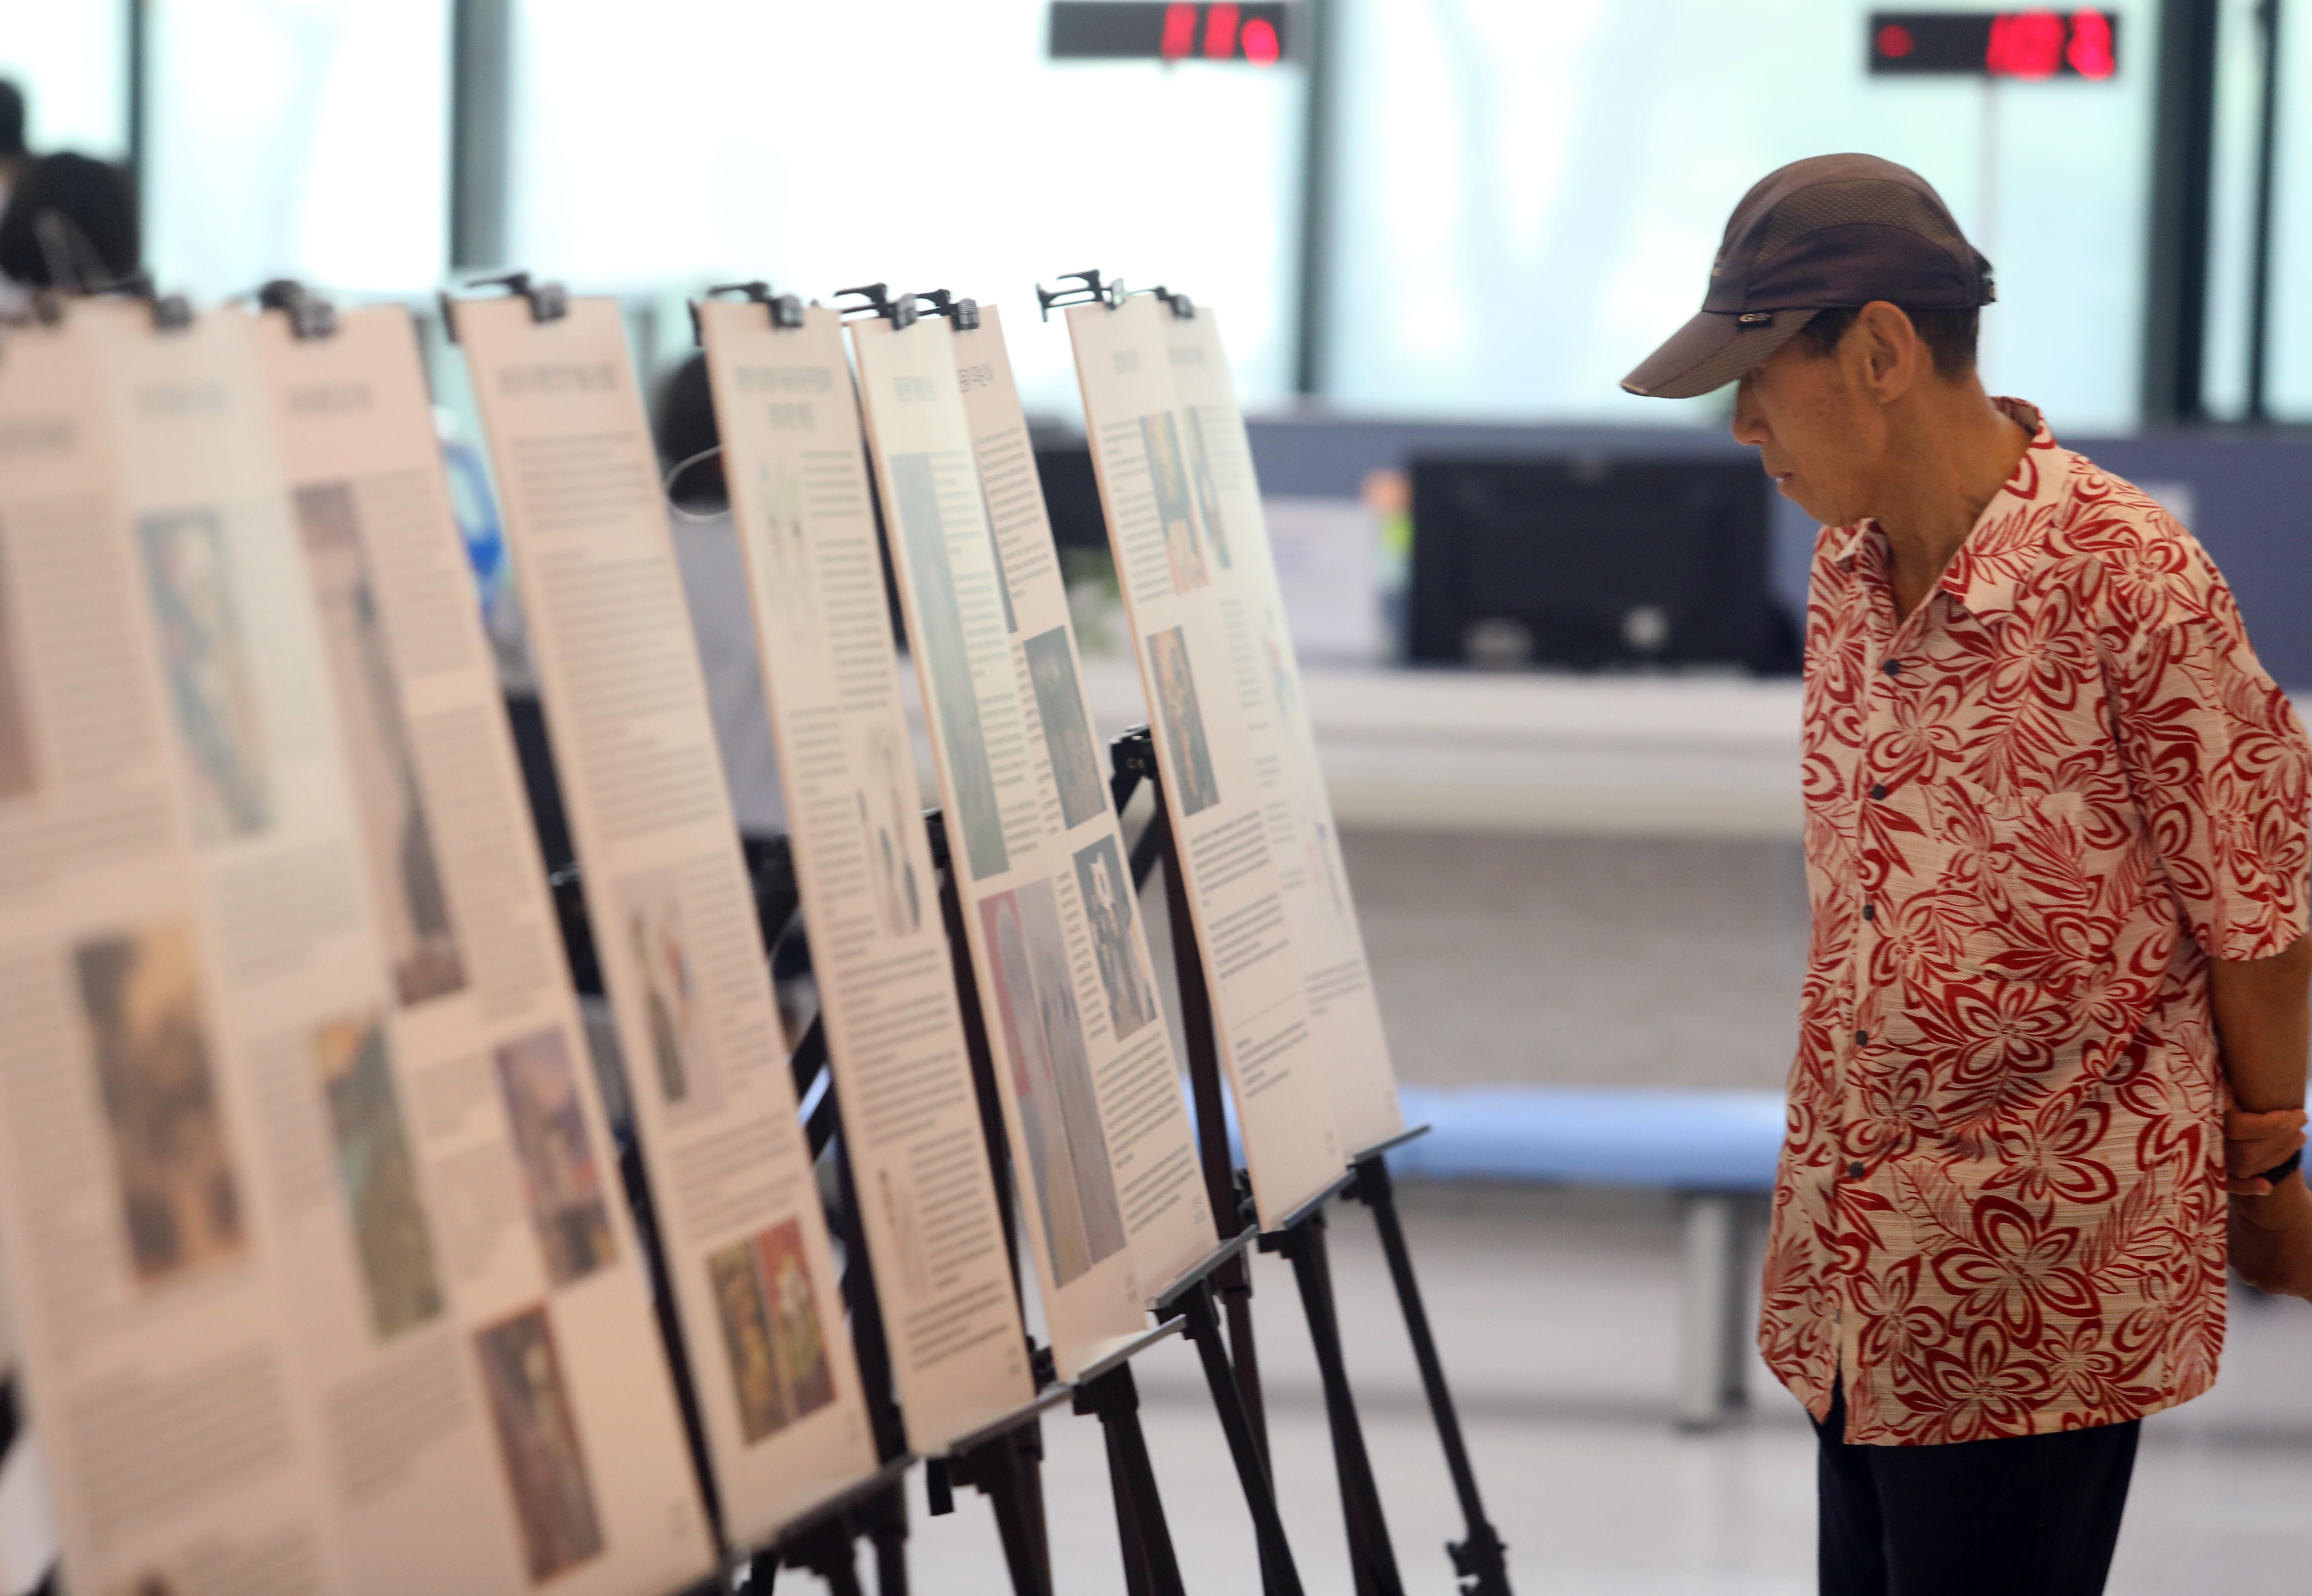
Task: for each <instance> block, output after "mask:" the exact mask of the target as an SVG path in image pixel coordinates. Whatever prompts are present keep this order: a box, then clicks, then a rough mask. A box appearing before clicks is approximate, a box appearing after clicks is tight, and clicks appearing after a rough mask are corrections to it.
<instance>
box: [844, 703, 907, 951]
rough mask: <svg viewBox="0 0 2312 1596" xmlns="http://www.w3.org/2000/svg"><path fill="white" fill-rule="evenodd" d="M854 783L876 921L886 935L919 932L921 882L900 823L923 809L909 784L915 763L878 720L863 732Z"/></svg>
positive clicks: (902, 935) (895, 735)
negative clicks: (917, 876)
mask: <svg viewBox="0 0 2312 1596" xmlns="http://www.w3.org/2000/svg"><path fill="white" fill-rule="evenodd" d="M857 775H858V781H859V785H858V787H857V788H855V789H854V790H853V792H852V795H851V796H852V800H853V802H854V804H856V805H857V807H858V810H859V831H860V838H861V842H863V845H864V846H865V848H866V850H867V879H868V883H869V885H870V887H871V890H872V892H873V894H874V899H875V919H876V922H877V923H878V924H879V925H880V926H881V927H882V928H883V933H884V935H886V936H889V937H907V936H912V935H914V934H915V932H916V931H918V930H921V929H923V924H924V884H923V883H921V882H919V881H917V880H916V879H915V857H914V855H912V854H911V853H909V852H908V850H907V833H906V829H905V828H906V824H907V818H908V816H910V815H920V814H921V813H922V812H923V805H922V802H921V801H920V799H919V798H918V795H917V789H916V786H915V761H914V760H913V759H912V758H911V757H909V755H908V754H907V751H906V748H905V747H904V746H901V744H900V742H899V737H898V732H897V731H895V730H894V729H893V728H890V727H889V726H888V725H885V724H883V723H882V722H880V721H878V722H876V723H875V724H873V725H871V726H870V727H869V728H867V732H866V736H865V737H864V738H863V741H862V743H861V746H860V750H859V764H858V767H857Z"/></svg>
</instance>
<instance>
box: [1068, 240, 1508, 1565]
mask: <svg viewBox="0 0 2312 1596" xmlns="http://www.w3.org/2000/svg"><path fill="white" fill-rule="evenodd" d="M1096 292H1097V290H1096ZM1114 292H1117V290H1116V288H1115V285H1113V284H1110V285H1109V289H1108V293H1114ZM1104 297H1105V296H1104ZM1166 298H1167V301H1168V302H1169V301H1171V300H1172V299H1173V298H1174V296H1169V295H1167V296H1166ZM1111 302H1112V301H1111ZM1175 309H1176V312H1177V310H1178V306H1177V305H1176V306H1175ZM1110 758H1111V761H1112V763H1113V767H1114V770H1115V776H1114V778H1113V783H1112V787H1113V790H1114V793H1115V796H1116V804H1117V812H1118V813H1119V814H1120V813H1122V812H1123V809H1124V806H1125V804H1126V803H1127V802H1128V801H1129V800H1130V798H1131V797H1132V794H1133V793H1134V791H1135V790H1136V789H1138V787H1139V786H1140V784H1141V783H1142V782H1143V781H1144V782H1146V783H1147V784H1148V786H1149V789H1150V795H1151V797H1152V798H1153V800H1154V812H1153V813H1152V815H1151V816H1150V818H1149V821H1148V825H1147V828H1146V829H1145V830H1144V831H1143V833H1141V836H1140V838H1139V840H1138V841H1137V842H1135V843H1134V846H1133V850H1132V872H1133V886H1134V891H1135V892H1136V891H1138V890H1139V889H1140V888H1141V887H1142V886H1143V885H1144V883H1145V881H1146V879H1147V876H1148V874H1149V872H1150V871H1151V870H1152V869H1153V868H1155V867H1156V866H1157V865H1158V864H1161V865H1162V866H1163V868H1164V895H1165V907H1166V909H1167V911H1168V918H1169V920H1170V921H1171V928H1172V948H1173V957H1174V962H1175V964H1176V965H1177V966H1178V982H1179V994H1180V1012H1181V1021H1182V1024H1183V1025H1184V1027H1185V1028H1186V1030H1187V1039H1186V1040H1187V1053H1188V1075H1189V1081H1190V1085H1191V1087H1192V1089H1193V1091H1194V1093H1195V1105H1196V1124H1197V1135H1198V1141H1199V1150H1200V1152H1201V1154H1202V1156H1203V1158H1204V1170H1205V1180H1206V1182H1208V1183H1210V1184H1215V1185H1216V1183H1217V1182H1218V1180H1220V1179H1222V1178H1225V1179H1226V1180H1227V1181H1228V1182H1230V1185H1231V1187H1234V1186H1236V1185H1238V1184H1239V1183H1240V1182H1242V1175H1241V1173H1240V1172H1239V1171H1238V1170H1237V1169H1236V1168H1235V1163H1234V1158H1233V1156H1232V1155H1231V1154H1230V1149H1229V1147H1228V1139H1227V1130H1226V1127H1225V1122H1224V1121H1223V1120H1222V1103H1221V1090H1220V1067H1219V1050H1218V1038H1217V1033H1216V1032H1215V1031H1214V1029H1213V1007H1212V994H1211V990H1210V989H1209V988H1208V987H1207V985H1206V983H1205V981H1204V962H1203V957H1202V955H1201V953H1200V951H1199V949H1198V948H1197V946H1196V941H1195V927H1194V922H1193V920H1191V919H1190V916H1189V910H1188V901H1187V882H1186V879H1185V877H1184V876H1182V874H1181V872H1180V869H1179V860H1178V842H1177V839H1176V837H1175V836H1174V833H1173V831H1172V825H1171V816H1170V811H1169V807H1168V806H1167V805H1166V803H1165V801H1164V789H1163V782H1162V778H1161V777H1160V774H1159V772H1158V770H1157V763H1156V750H1155V745H1154V742H1153V741H1152V738H1151V737H1150V735H1149V731H1148V728H1146V727H1144V726H1143V727H1136V728H1134V729H1132V730H1130V731H1127V732H1126V733H1125V735H1124V736H1123V737H1118V738H1117V740H1116V742H1115V743H1114V744H1113V745H1112V746H1111V749H1110ZM1419 1134H1421V1132H1420V1130H1419V1129H1415V1130H1412V1131H1408V1132H1406V1134H1405V1135H1403V1136H1399V1137H1396V1138H1391V1139H1390V1140H1388V1141H1387V1142H1384V1143H1381V1144H1380V1145H1379V1146H1377V1147H1370V1148H1366V1149H1364V1150H1363V1151H1362V1152H1361V1153H1359V1154H1358V1155H1356V1156H1355V1158H1354V1160H1353V1163H1352V1166H1351V1169H1350V1172H1349V1173H1348V1174H1346V1175H1345V1176H1344V1178H1343V1180H1342V1182H1341V1183H1340V1184H1339V1185H1337V1186H1336V1187H1335V1188H1334V1189H1333V1190H1329V1191H1327V1192H1326V1193H1324V1194H1323V1195H1322V1196H1320V1197H1318V1199H1315V1200H1314V1201H1312V1202H1310V1203H1309V1204H1307V1205H1305V1206H1304V1207H1303V1208H1300V1209H1299V1210H1298V1211H1296V1212H1295V1213H1293V1214H1292V1215H1291V1216H1288V1217H1286V1219H1285V1220H1284V1222H1283V1224H1282V1225H1279V1226H1278V1227H1277V1228H1276V1229H1275V1230H1274V1231H1272V1232H1269V1233H1268V1234H1265V1235H1263V1236H1262V1237H1261V1239H1260V1245H1261V1247H1262V1250H1263V1251H1265V1252H1275V1253H1277V1254H1278V1255H1280V1256H1281V1257H1283V1258H1284V1259H1285V1260H1287V1261H1288V1262H1290V1263H1291V1264H1292V1273H1293V1279H1294V1283H1295V1284H1296V1285H1297V1286H1299V1288H1300V1301H1301V1305H1302V1308H1303V1309H1304V1311H1305V1312H1306V1313H1307V1315H1308V1320H1309V1341H1310V1343H1311V1344H1312V1346H1313V1347H1314V1349H1315V1351H1316V1355H1317V1367H1318V1376H1319V1378H1320V1380H1321V1381H1322V1383H1323V1386H1324V1391H1325V1416H1326V1419H1327V1426H1328V1427H1329V1429H1330V1431H1331V1433H1332V1438H1333V1461H1334V1468H1335V1471H1336V1474H1337V1476H1338V1478H1339V1483H1340V1491H1341V1510H1342V1518H1343V1521H1344V1525H1345V1527H1346V1530H1347V1533H1348V1539H1349V1554H1350V1561H1351V1565H1352V1567H1353V1572H1354V1574H1355V1578H1356V1590H1357V1592H1358V1596H1402V1592H1403V1591H1404V1583H1403V1581H1402V1579H1401V1577H1400V1576H1399V1574H1398V1573H1397V1563H1396V1554H1395V1550H1394V1548H1393V1547H1392V1546H1391V1545H1390V1542H1389V1538H1388V1522H1387V1518H1386V1516H1385V1514H1384V1513H1383V1511H1382V1507H1381V1503H1380V1494H1379V1487H1378V1485H1377V1484H1376V1482H1375V1480H1374V1478H1373V1473H1372V1463H1371V1456H1370V1454H1369V1453H1368V1452H1367V1450H1366V1447H1365V1443H1364V1433H1363V1426H1362V1424H1361V1423H1360V1421H1359V1419H1358V1417H1357V1411H1356V1402H1355V1398H1354V1395H1353V1392H1352V1391H1351V1390H1350V1387H1349V1381H1348V1370H1347V1365H1346V1363H1345V1360H1344V1356H1343V1353H1342V1346H1341V1337H1340V1315H1339V1309H1338V1306H1337V1304H1336V1298H1335V1295H1334V1292H1333V1285H1332V1268H1331V1262H1330V1260H1329V1258H1328V1256H1327V1251H1326V1245H1325V1219H1324V1205H1325V1202H1326V1200H1327V1199H1329V1198H1330V1197H1332V1196H1333V1195H1335V1194H1336V1193H1345V1194H1346V1195H1349V1196H1352V1197H1354V1198H1356V1199H1358V1200H1360V1201H1362V1202H1364V1203H1365V1204H1367V1205H1368V1206H1369V1207H1371V1208H1372V1210H1373V1216H1374V1222H1375V1225H1376V1226H1377V1228H1378V1229H1379V1232H1380V1235H1381V1245H1382V1249H1383V1251H1384V1252H1386V1253H1387V1255H1388V1265H1389V1277H1390V1279H1391V1281H1392V1283H1393V1284H1394V1286H1396V1289H1397V1302H1398V1305H1399V1306H1400V1308H1401V1309H1402V1310H1403V1312H1404V1314H1405V1321H1406V1330H1407V1332H1408V1333H1409V1334H1410V1336H1411V1338H1412V1340H1413V1346H1414V1359H1415V1361H1416V1362H1417V1363H1418V1364H1419V1365H1420V1368H1421V1377H1422V1384H1423V1389H1424V1391H1426V1393H1427V1396H1428V1400H1429V1406H1430V1411H1431V1413H1432V1415H1433V1416H1434V1417H1435V1419H1436V1423H1437V1430H1438V1438H1439V1440H1440V1442H1441V1444H1442V1446H1443V1448H1444V1451H1445V1458H1446V1466H1447V1468H1448V1470H1449V1472H1450V1473H1451V1475H1452V1477H1453V1485H1454V1490H1455V1494H1456V1495H1457V1496H1458V1498H1459V1501H1460V1505H1461V1511H1462V1515H1463V1518H1464V1520H1465V1521H1466V1522H1467V1539H1464V1540H1461V1541H1456V1542H1449V1543H1448V1545H1447V1547H1446V1551H1447V1555H1448V1556H1449V1557H1450V1558H1451V1560H1452V1564H1453V1568H1454V1572H1455V1573H1456V1574H1458V1575H1461V1576H1464V1577H1466V1578H1468V1579H1469V1580H1470V1582H1471V1583H1468V1584H1467V1585H1466V1586H1464V1587H1463V1591H1464V1593H1465V1596H1510V1586H1509V1575H1508V1570H1507V1566H1506V1565H1505V1563H1504V1560H1503V1552H1504V1549H1505V1548H1503V1545H1502V1539H1501V1537H1500V1536H1499V1534H1497V1533H1496V1532H1495V1531H1494V1530H1493V1525H1492V1523H1491V1522H1489V1521H1488V1520H1487V1519H1486V1517H1485V1513H1484V1504H1483V1502H1482V1501H1481V1500H1480V1499H1479V1496H1478V1492H1477V1482H1476V1472H1475V1470H1473V1469H1472V1468H1471V1467H1470V1463H1469V1457H1468V1450H1467V1445H1466V1443H1464V1440H1463V1437H1462V1435H1461V1426H1460V1420H1459V1417H1458V1415H1457V1413H1456V1412H1455V1410H1454V1407H1453V1398H1452V1393H1451V1391H1449V1389H1448V1387H1447V1385H1446V1383H1445V1374H1444V1367H1443V1365H1442V1363H1441V1361H1440V1359H1439V1357H1438V1356H1437V1346H1436V1341H1435V1339H1434V1338H1433V1337H1432V1334H1431V1332H1430V1328H1429V1316H1428V1312H1427V1309H1426V1308H1425V1307H1424V1306H1423V1302H1422V1298H1421V1289H1420V1286H1419V1283H1418V1282H1417V1281H1416V1279H1415V1278H1414V1273H1413V1260H1412V1255H1411V1253H1410V1252H1409V1251H1408V1249H1407V1248H1406V1243H1405V1232H1404V1227H1403V1225H1401V1224H1400V1222H1399V1220H1398V1217H1397V1205H1396V1199H1395V1193H1394V1190H1393V1188H1392V1187H1391V1186H1390V1183H1389V1177H1388V1164H1387V1162H1386V1159H1385V1155H1386V1154H1387V1152H1388V1149H1389V1148H1390V1147H1395V1146H1397V1144H1398V1143H1400V1142H1403V1141H1406V1140H1409V1139H1411V1138H1413V1137H1414V1136H1417V1135H1419ZM1250 1295H1251V1284H1250V1280H1249V1278H1247V1279H1246V1280H1245V1282H1244V1286H1243V1300H1242V1302H1241V1304H1240V1306H1241V1310H1242V1313H1241V1318H1240V1319H1239V1318H1237V1317H1233V1316H1232V1318H1231V1321H1230V1340H1231V1343H1232V1344H1233V1345H1234V1346H1235V1347H1237V1348H1238V1349H1239V1352H1238V1359H1237V1370H1236V1378H1237V1380H1238V1381H1239V1383H1240V1384H1247V1385H1249V1386H1250V1388H1251V1393H1252V1401H1253V1403H1254V1404H1257V1401H1258V1395H1259V1393H1258V1382H1259V1374H1258V1370H1257V1365H1255V1364H1253V1362H1252V1347H1253V1343H1252V1325H1251V1315H1250V1306H1251V1304H1250V1301H1249V1298H1250ZM1238 1306H1239V1304H1231V1307H1232V1308H1235V1307H1238ZM1263 1452H1265V1444H1264V1446H1263Z"/></svg>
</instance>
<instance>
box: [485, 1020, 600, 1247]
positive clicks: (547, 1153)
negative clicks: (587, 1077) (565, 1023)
mask: <svg viewBox="0 0 2312 1596" xmlns="http://www.w3.org/2000/svg"><path fill="white" fill-rule="evenodd" d="M496 1058H497V1069H498V1086H499V1089H500V1090H501V1091H502V1092H503V1093H504V1096H505V1106H506V1119H507V1121H508V1122H509V1123H510V1124H511V1125H512V1128H513V1145H514V1151H515V1152H516V1153H518V1154H519V1155H520V1156H521V1174H522V1189H523V1190H524V1192H525V1193H526V1194H527V1196H528V1198H529V1200H530V1224H531V1226H532V1227H533V1228H534V1229H535V1230H536V1231H537V1232H538V1244H539V1248H540V1249H541V1250H542V1251H543V1252H545V1254H546V1273H547V1278H548V1279H550V1280H552V1281H553V1282H554V1283H555V1284H556V1286H567V1285H568V1284H570V1282H571V1281H573V1280H576V1279H580V1278H582V1277H584V1276H586V1275H589V1274H591V1273H592V1272H593V1271H594V1270H596V1269H600V1268H601V1267H602V1266H603V1265H604V1264H607V1263H609V1261H610V1260H611V1259H612V1258H613V1257H614V1256H615V1255H616V1254H615V1249H616V1245H617V1243H614V1242H613V1241H612V1240H611V1237H610V1216H609V1211H608V1210H607V1209H606V1208H604V1207H603V1196H602V1168H601V1165H600V1164H598V1163H597V1162H596V1161H595V1157H594V1138H592V1137H591V1136H590V1135H589V1134H588V1133H587V1129H586V1115H585V1111H584V1109H583V1107H582V1104H581V1102H580V1099H579V1096H578V1077H577V1074H576V1072H575V1070H574V1068H573V1066H572V1064H571V1060H570V1048H569V1044H568V1042H567V1041H566V1040H565V1038H564V1036H563V1033H562V1031H561V1030H560V1028H559V1027H557V1026H551V1025H549V1026H547V1028H546V1029H545V1030H543V1031H533V1032H531V1033H530V1034H529V1035H527V1036H518V1037H516V1038H514V1040H512V1042H505V1043H504V1044H503V1045H501V1046H500V1047H499V1048H498V1050H497V1053H496Z"/></svg>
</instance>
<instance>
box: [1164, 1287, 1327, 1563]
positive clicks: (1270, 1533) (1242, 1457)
mask: <svg viewBox="0 0 2312 1596" xmlns="http://www.w3.org/2000/svg"><path fill="white" fill-rule="evenodd" d="M1179 1308H1180V1312H1181V1313H1183V1314H1185V1315H1186V1316H1187V1321H1188V1327H1187V1328H1188V1339H1190V1340H1192V1341H1194V1342H1195V1344H1196V1356H1198V1357H1199V1358H1201V1359H1202V1360H1203V1361H1204V1384H1205V1385H1206V1386H1207V1387H1208V1388H1209V1389H1210V1390H1211V1391H1212V1395H1213V1407H1214V1408H1217V1409H1218V1410H1219V1413H1220V1420H1221V1430H1222V1434H1224V1435H1226V1436H1227V1437H1228V1444H1229V1454H1230V1456H1231V1457H1232V1458H1234V1459H1235V1461H1236V1473H1237V1480H1238V1482H1239V1484H1240V1485H1241V1486H1242V1487H1244V1499H1245V1505H1246V1506H1247V1507H1248V1508H1250V1509H1251V1511H1252V1529H1253V1534H1254V1535H1255V1536H1256V1537H1257V1539H1258V1541H1259V1544H1260V1571H1261V1582H1262V1585H1263V1588H1264V1589H1265V1591H1266V1592H1267V1593H1268V1596H1301V1592H1300V1571H1299V1570H1298V1569H1297V1568H1295V1567H1294V1566H1293V1563H1292V1546H1291V1545H1290V1544H1289V1543H1288V1542H1287V1541H1286V1540H1285V1539H1284V1520H1283V1517H1282V1516H1281V1515H1280V1514H1279V1513H1277V1510H1276V1491H1275V1488H1274V1486H1272V1485H1271V1484H1270V1482H1269V1475H1268V1454H1267V1452H1265V1450H1264V1449H1263V1448H1262V1447H1261V1445H1260V1443H1259V1442H1258V1441H1257V1439H1256V1438H1255V1437H1254V1435H1253V1432H1252V1420H1251V1418H1250V1417H1249V1416H1248V1414H1247V1413H1246V1412H1245V1408H1244V1398H1243V1396H1242V1394H1241V1393H1240V1392H1239V1391H1238V1389H1237V1382H1236V1374H1235V1371H1234V1370H1232V1369H1230V1367H1229V1358H1228V1350H1227V1348H1226V1347H1223V1346H1222V1344H1221V1321H1220V1315H1219V1313H1216V1312H1215V1311H1214V1309H1213V1298H1212V1291H1211V1288H1210V1286H1206V1285H1202V1284H1200V1285H1198V1286H1196V1287H1195V1290H1193V1291H1191V1292H1189V1293H1188V1294H1187V1295H1186V1296H1184V1297H1182V1298H1181V1299H1180V1302H1179Z"/></svg>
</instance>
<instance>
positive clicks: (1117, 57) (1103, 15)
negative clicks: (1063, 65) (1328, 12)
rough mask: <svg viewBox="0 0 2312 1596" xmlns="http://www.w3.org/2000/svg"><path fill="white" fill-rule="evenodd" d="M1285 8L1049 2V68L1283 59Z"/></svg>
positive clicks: (1116, 0)
mask: <svg viewBox="0 0 2312 1596" xmlns="http://www.w3.org/2000/svg"><path fill="white" fill-rule="evenodd" d="M1291 9H1292V8H1291V7H1290V6H1289V5H1286V4H1274V3H1272V4H1250V5H1236V4H1228V3H1227V0H1210V3H1209V4H1189V3H1187V0H1178V3H1168V0H1154V3H1153V4H1148V3H1145V0H1053V4H1052V26H1051V34H1050V50H1049V54H1050V56H1051V58H1052V59H1053V60H1055V61H1249V62H1251V63H1252V64H1253V65H1255V66H1274V65H1276V64H1277V63H1278V62H1279V61H1281V60H1283V58H1284V48H1285V43H1286V36H1285V31H1284V23H1285V18H1286V16H1287V15H1288V14H1289V13H1290V12H1291Z"/></svg>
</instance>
